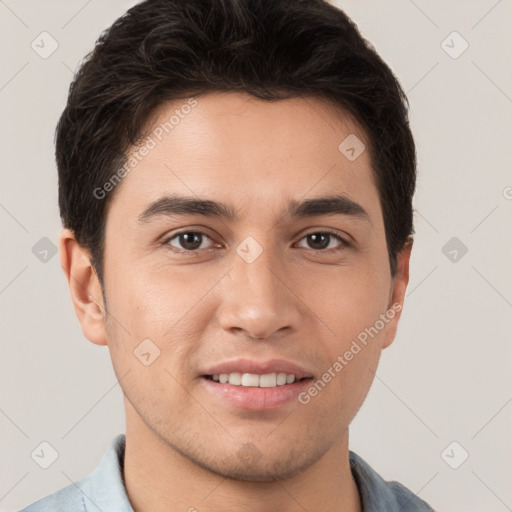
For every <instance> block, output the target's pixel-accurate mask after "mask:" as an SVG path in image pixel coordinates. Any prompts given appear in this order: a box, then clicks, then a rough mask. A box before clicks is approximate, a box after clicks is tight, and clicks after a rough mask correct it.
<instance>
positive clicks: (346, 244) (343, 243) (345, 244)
mask: <svg viewBox="0 0 512 512" xmlns="http://www.w3.org/2000/svg"><path fill="white" fill-rule="evenodd" d="M185 233H186V234H194V235H202V236H205V237H206V238H209V239H210V240H211V237H210V236H209V235H208V234H206V233H205V232H203V231H198V230H196V231H192V230H185V231H179V232H178V233H174V234H173V235H172V236H171V237H168V238H166V239H165V240H164V241H163V245H165V246H167V247H168V248H169V249H170V250H171V251H172V252H175V253H177V254H197V253H198V252H199V251H200V250H204V251H206V250H208V249H195V250H185V249H183V250H179V249H177V248H176V247H174V246H171V245H170V244H169V242H170V241H171V240H174V239H175V238H176V237H179V235H182V234H185ZM309 235H329V236H331V237H333V238H335V239H336V240H338V242H340V247H338V248H335V249H310V250H311V251H313V252H315V253H320V252H324V253H330V252H340V251H343V250H344V249H346V248H347V247H349V246H350V244H349V242H347V241H346V240H345V239H343V238H342V237H341V236H340V235H338V234H337V233H334V232H332V231H329V230H327V231H311V232H310V233H306V234H305V235H304V236H303V237H302V238H301V239H300V240H303V239H304V238H306V237H308V236H309Z"/></svg>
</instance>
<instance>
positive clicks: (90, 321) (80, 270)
mask: <svg viewBox="0 0 512 512" xmlns="http://www.w3.org/2000/svg"><path fill="white" fill-rule="evenodd" d="M59 252H60V265H61V267H62V269H63V271H64V274H65V276H66V279H67V281H68V286H69V291H70V295H71V300H72V301H73V306H74V308H75V312H76V315H77V317H78V321H79V322H80V325H81V327H82V332H83V333H84V336H85V337H86V338H87V339H88V340H89V341H91V342H92V343H95V344H96V345H106V344H107V337H106V331H105V316H106V315H105V307H104V304H103V296H102V293H101V285H100V282H99V279H98V276H97V274H96V271H95V269H94V267H93V266H92V265H91V261H90V258H91V256H90V253H89V251H88V250H87V249H85V248H84V247H82V246H81V245H80V244H79V243H78V242H77V241H76V238H75V236H74V233H73V232H72V231H71V230H69V229H64V230H63V231H62V233H61V235H60V239H59Z"/></svg>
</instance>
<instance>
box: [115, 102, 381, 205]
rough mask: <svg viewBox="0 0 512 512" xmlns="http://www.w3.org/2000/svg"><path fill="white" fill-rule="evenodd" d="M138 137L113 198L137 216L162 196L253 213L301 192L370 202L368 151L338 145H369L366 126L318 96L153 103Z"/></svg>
mask: <svg viewBox="0 0 512 512" xmlns="http://www.w3.org/2000/svg"><path fill="white" fill-rule="evenodd" d="M145 135H146V137H145V138H144V139H143V141H142V144H141V145H140V146H138V147H133V148H131V149H130V151H129V153H128V156H129V158H131V160H132V166H130V167H128V169H129V172H127V173H126V176H125V177H124V178H123V182H122V183H121V185H122V186H120V190H119V191H118V194H116V196H115V197H114V201H113V203H118V202H119V201H120V200H121V201H122V203H123V205H124V207H125V208H129V209H138V212H137V213H138V214H140V213H141V212H142V211H143V209H144V207H147V204H148V202H149V201H155V200H156V199H158V198H159V197H162V196H164V195H168V194H170V193H176V194H181V195H184V194H186V195H188V196H190V195H195V196H197V197H201V198H208V199H217V200H223V201H225V202H229V203H231V204H235V203H236V208H237V211H239V212H242V213H243V212H248V211H249V210H250V209H251V208H258V207H259V208H260V209H261V214H263V213H264V211H267V210H266V209H269V210H273V209H274V206H275V205H276V204H277V203H280V202H282V201H284V200H286V201H287V202H289V201H290V200H293V199H294V200H300V199H304V198H306V197H307V196H308V195H312V196H319V195H324V196H325V195H327V194H332V193H333V192H338V193H343V194H344V195H346V196H347V197H349V198H354V199H355V198H356V197H357V198H358V202H360V201H361V200H362V201H363V202H366V203H368V208H367V207H365V209H367V210H371V209H372V206H371V204H370V203H372V202H374V201H375V199H376V198H377V191H376V188H375V186H374V180H373V171H372V169H371V162H370V155H369V151H368V150H363V151H362V153H361V154H360V155H359V156H358V157H357V158H356V159H353V158H352V159H349V158H347V154H346V153H344V151H345V150H346V149H347V148H346V147H345V146H347V144H348V146H352V147H354V148H355V150H356V151H357V152H359V151H361V148H364V147H365V146H366V148H368V147H369V141H368V139H367V136H366V134H365V132H364V131H363V130H362V128H361V127H360V126H359V125H358V123H357V122H355V121H354V119H353V118H352V117H351V116H349V115H347V114H345V113H344V112H342V111H341V109H339V108H337V107H334V106H333V105H332V104H330V103H329V102H327V101H326V100H322V99H320V98H313V97H309V98H290V99H286V100H278V101H265V100H260V99H257V98H254V97H252V96H250V95H248V94H243V93H217V92H216V93H209V94H205V95H200V96H197V97H195V98H192V99H191V98H188V99H183V100H178V101H173V102H169V103H165V104H163V105H161V106H160V108H159V109H158V110H157V111H156V112H155V113H154V114H153V116H152V118H151V122H150V124H148V129H147V130H146V132H145ZM345 141H348V143H346V142H345ZM354 144H355V145H354ZM144 146H146V150H144V149H143V148H144ZM147 148H149V149H147ZM349 149H351V148H349ZM352 153H353V152H352ZM142 154H143V155H142ZM141 155H142V156H141ZM349 156H351V154H350V153H349ZM352 156H353V155H352ZM135 157H136V158H135ZM123 199H124V200H123Z"/></svg>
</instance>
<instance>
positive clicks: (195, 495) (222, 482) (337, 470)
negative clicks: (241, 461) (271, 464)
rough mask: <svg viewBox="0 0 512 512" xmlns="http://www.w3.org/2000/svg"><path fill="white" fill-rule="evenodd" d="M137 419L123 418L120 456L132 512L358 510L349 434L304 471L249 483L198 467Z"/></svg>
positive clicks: (358, 503) (345, 511)
mask: <svg viewBox="0 0 512 512" xmlns="http://www.w3.org/2000/svg"><path fill="white" fill-rule="evenodd" d="M133 419H134V418H133V417H132V418H131V420H133ZM138 419H139V421H128V418H127V424H126V427H127V428H126V449H125V457H124V481H125V487H126V491H127V494H128V498H129V500H130V502H131V504H132V507H133V509H134V511H135V512H150V511H151V512H164V511H166V512H167V511H169V510H183V511H188V512H214V511H218V510H235V509H236V510H238V511H240V512H266V511H268V510H271V509H273V510H280V511H282V512H304V510H322V511H325V512H328V511H329V512H331V511H332V512H334V511H336V512H361V510H362V509H361V503H360V496H359V492H358V489H357V485H356V484H355V481H354V479H353V477H352V473H351V470H350V463H349V454H348V431H345V433H344V435H342V436H340V438H339V439H338V440H337V441H336V443H335V444H334V445H333V446H331V448H330V449H329V450H328V451H327V452H326V453H325V454H324V455H323V456H322V457H321V458H320V459H319V460H318V461H317V462H315V463H314V464H313V465H312V466H310V467H308V468H307V469H306V470H304V471H303V472H301V473H299V474H297V475H295V476H293V477H291V478H287V479H284V480H277V481H274V482H248V481H240V480H232V479H229V478H225V477H223V476H221V475H218V474H215V473H213V472H211V471H209V470H208V469H206V468H203V467H200V466H198V465H197V464H195V463H194V462H192V461H190V460H189V459H187V458H186V457H184V456H183V455H181V454H180V453H178V452H177V451H176V450H175V449H174V448H173V447H172V446H170V445H169V444H168V443H166V442H165V441H164V440H162V439H161V438H160V437H159V436H158V435H157V434H156V433H154V432H153V431H152V430H150V429H149V428H148V427H147V426H146V425H145V424H144V423H143V422H142V420H140V418H138Z"/></svg>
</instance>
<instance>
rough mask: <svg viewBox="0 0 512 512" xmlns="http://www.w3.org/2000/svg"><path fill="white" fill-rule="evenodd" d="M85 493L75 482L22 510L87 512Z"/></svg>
mask: <svg viewBox="0 0 512 512" xmlns="http://www.w3.org/2000/svg"><path fill="white" fill-rule="evenodd" d="M86 510H87V508H86V506H85V502H84V494H83V493H82V492H81V491H80V490H79V488H77V487H76V486H75V485H74V484H70V485H68V486H67V487H64V488H63V489H60V490H58V491H57V492H54V493H53V494H50V495H49V496H46V497H45V498H41V499H40V500H38V501H36V502H35V503H32V505H29V506H28V507H25V508H24V509H23V510H21V511H20V512H50V511H51V512H85V511H86Z"/></svg>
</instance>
